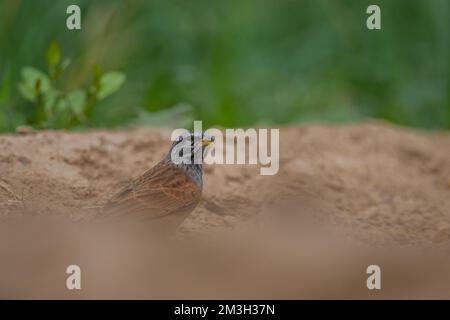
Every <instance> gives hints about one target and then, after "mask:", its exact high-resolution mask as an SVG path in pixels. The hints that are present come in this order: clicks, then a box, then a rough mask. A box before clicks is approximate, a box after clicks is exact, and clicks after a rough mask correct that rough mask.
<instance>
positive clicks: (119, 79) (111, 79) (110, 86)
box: [97, 71, 126, 100]
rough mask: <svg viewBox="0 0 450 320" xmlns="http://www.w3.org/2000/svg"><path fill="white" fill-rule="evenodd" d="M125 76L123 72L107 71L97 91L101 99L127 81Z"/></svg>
mask: <svg viewBox="0 0 450 320" xmlns="http://www.w3.org/2000/svg"><path fill="white" fill-rule="evenodd" d="M125 78H126V77H125V74H123V73H122V72H118V71H112V72H108V73H105V74H104V75H103V76H102V77H101V78H100V90H99V91H98V93H97V97H98V98H99V99H100V100H101V99H104V98H106V97H107V96H109V95H111V94H113V93H114V92H116V91H117V90H119V88H120V87H121V86H122V84H123V83H124V82H125Z"/></svg>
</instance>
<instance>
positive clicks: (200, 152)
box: [100, 132, 214, 233]
mask: <svg viewBox="0 0 450 320" xmlns="http://www.w3.org/2000/svg"><path fill="white" fill-rule="evenodd" d="M213 141H214V137H210V136H207V135H206V134H204V133H199V132H196V133H194V132H190V133H189V134H186V135H184V136H180V137H178V138H177V139H176V140H175V141H174V142H173V144H172V146H171V148H170V150H169V152H168V153H167V155H166V156H165V157H164V159H162V160H161V161H160V162H159V163H158V164H156V165H155V166H154V167H153V168H151V169H150V170H148V171H147V172H145V173H144V174H143V175H141V176H140V177H138V178H137V179H135V180H134V181H133V182H131V184H130V185H128V186H127V187H126V188H125V189H123V190H122V191H120V192H119V193H118V194H116V195H115V196H113V197H112V198H111V199H110V200H109V202H108V203H107V204H106V205H105V206H104V207H103V210H102V212H101V213H100V217H102V218H106V219H107V220H110V221H115V222H121V221H129V222H145V221H151V222H152V223H150V224H149V225H152V226H153V227H154V228H153V229H158V231H160V232H163V233H167V232H170V231H174V230H175V229H176V228H177V227H178V226H179V225H180V224H181V223H182V222H183V220H184V219H185V218H186V217H187V216H188V215H189V213H190V212H191V211H192V210H194V208H195V207H196V206H197V204H198V203H199V201H200V197H201V194H202V189H203V178H202V175H203V170H202V162H203V158H204V156H205V155H206V153H207V151H208V149H207V146H208V145H210V144H212V143H213ZM199 159H200V161H199ZM196 162H198V163H196Z"/></svg>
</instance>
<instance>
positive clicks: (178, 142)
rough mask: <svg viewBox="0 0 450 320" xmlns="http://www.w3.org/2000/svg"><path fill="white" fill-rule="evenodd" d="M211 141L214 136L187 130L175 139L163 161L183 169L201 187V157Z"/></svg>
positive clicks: (203, 156)
mask: <svg viewBox="0 0 450 320" xmlns="http://www.w3.org/2000/svg"><path fill="white" fill-rule="evenodd" d="M213 142H214V137H213V136H209V135H207V134H205V133H204V132H192V131H191V132H188V133H186V134H184V135H181V136H179V137H178V138H177V139H175V141H174V142H173V144H172V146H171V147H170V150H169V152H168V153H167V155H166V157H165V158H164V161H166V162H167V163H169V165H172V166H175V167H177V168H179V169H181V170H183V171H184V172H185V173H186V174H187V175H188V176H189V177H190V178H191V179H192V180H193V181H194V182H195V183H196V184H197V186H199V188H200V189H201V188H202V185H203V179H202V174H203V170H202V163H203V159H204V158H205V156H206V155H207V153H208V151H209V148H208V146H209V145H211V144H212V143H213Z"/></svg>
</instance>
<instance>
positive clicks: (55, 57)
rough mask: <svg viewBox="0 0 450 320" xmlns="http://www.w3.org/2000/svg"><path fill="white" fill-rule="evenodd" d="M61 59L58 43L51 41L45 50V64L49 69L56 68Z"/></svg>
mask: <svg viewBox="0 0 450 320" xmlns="http://www.w3.org/2000/svg"><path fill="white" fill-rule="evenodd" d="M60 59H61V52H60V50H59V45H58V42H56V41H52V42H51V43H50V45H49V46H48V49H47V64H48V67H49V68H50V69H51V68H53V67H54V66H56V65H57V64H58V63H59V61H60Z"/></svg>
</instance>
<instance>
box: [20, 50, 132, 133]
mask: <svg viewBox="0 0 450 320" xmlns="http://www.w3.org/2000/svg"><path fill="white" fill-rule="evenodd" d="M46 60H47V66H48V70H47V73H44V72H42V71H40V70H38V69H36V68H34V67H30V66H26V67H23V68H22V71H21V74H22V81H21V82H20V83H19V84H18V89H19V92H20V94H21V95H22V97H23V98H25V99H26V100H28V101H30V102H31V103H32V104H33V112H32V113H31V116H30V117H29V118H28V119H27V124H28V125H31V126H34V127H37V128H72V127H75V126H77V125H80V124H84V125H87V124H88V123H87V121H88V119H89V115H90V114H91V112H92V110H93V109H94V107H95V105H96V104H97V103H98V102H99V101H100V100H103V99H105V98H107V97H108V96H110V95H111V94H113V93H114V92H116V91H117V90H119V89H120V87H121V86H122V85H123V83H124V82H125V78H126V77H125V74H123V73H121V72H118V71H111V72H106V73H102V71H101V69H100V67H99V66H98V65H94V66H93V68H92V80H91V83H89V84H88V85H87V87H86V88H77V89H75V90H72V91H70V92H65V91H64V90H62V89H60V88H58V82H57V80H58V79H60V78H61V76H62V75H63V73H64V71H65V70H66V68H67V67H68V66H69V65H70V59H68V58H66V59H64V60H61V52H60V49H59V45H58V43H57V42H56V41H53V42H51V43H50V45H49V47H48V49H47V54H46Z"/></svg>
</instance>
